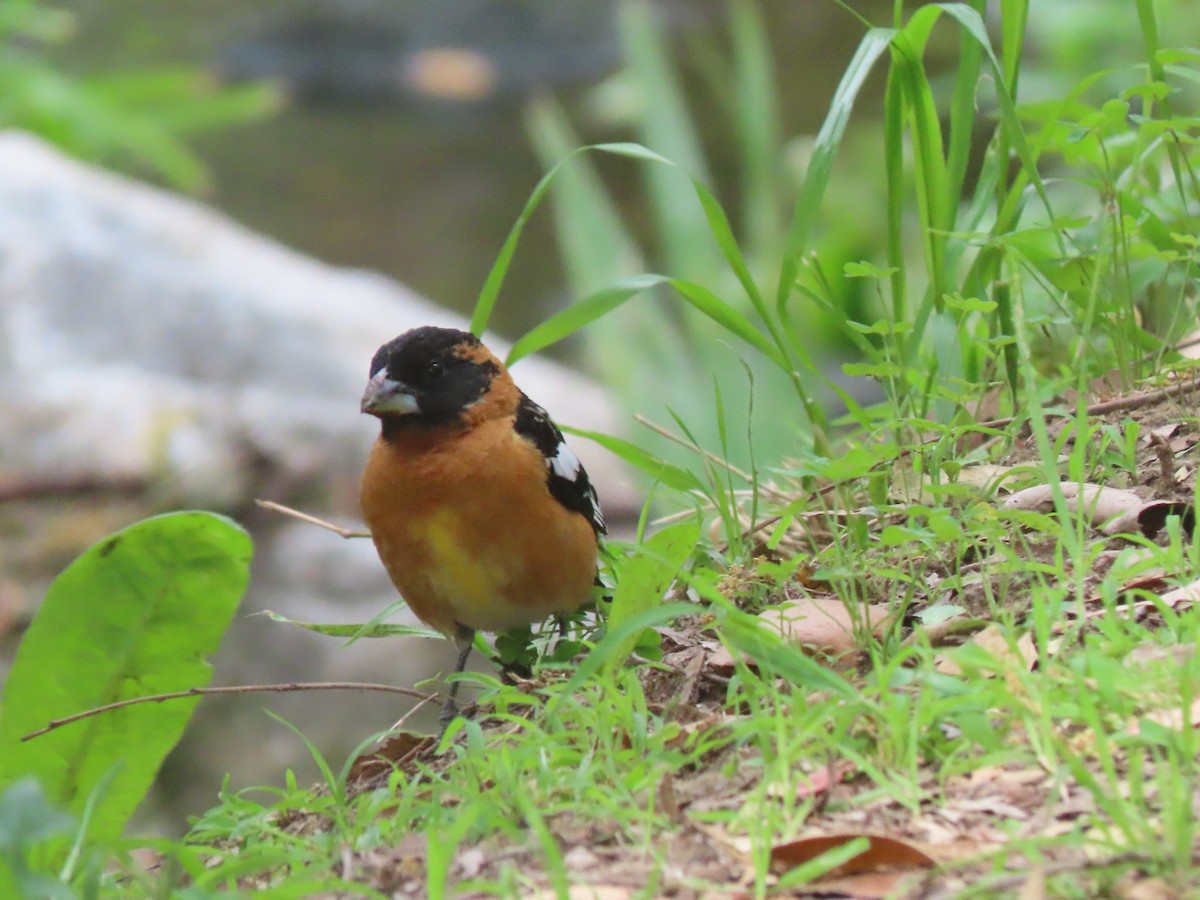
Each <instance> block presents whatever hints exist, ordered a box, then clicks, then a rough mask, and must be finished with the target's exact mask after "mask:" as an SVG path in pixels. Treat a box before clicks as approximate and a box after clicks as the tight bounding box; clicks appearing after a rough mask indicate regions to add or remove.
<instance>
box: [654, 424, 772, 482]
mask: <svg viewBox="0 0 1200 900" xmlns="http://www.w3.org/2000/svg"><path fill="white" fill-rule="evenodd" d="M633 418H634V421H636V422H637V423H638V424H639V425H645V426H646V427H647V428H649V429H650V430H651V431H653V432H654V433H655V434H657V435H661V436H662V437H665V438H666V439H667V440H668V441H674V442H675V443H676V444H679V446H681V447H686V448H687V449H689V450H691V451H692V452H693V453H698V454H700V456H702V457H704V459H706V460H708V461H709V462H710V463H712V464H713V465H715V466H720V467H722V468H723V469H728V470H729V471H730V472H732V473H733V474H734V475H736V476H737V477H738V478H740V479H742V480H743V481H747V482H750V483H751V484H753V483H754V479H753V478H752V477H751V475H750V473H749V472H743V471H742V470H741V469H739V468H738V467H737V466H735V465H734V464H733V463H731V462H730V461H729V460H727V459H721V457H719V456H717V455H716V454H715V453H710V452H709V451H707V450H705V449H704V448H703V447H700V446H698V445H696V444H693V443H692V442H691V441H689V440H687V439H686V438H681V437H680V436H679V435H677V434H673V433H672V432H670V431H667V429H665V428H663V427H662V426H661V425H659V424H657V423H655V422H652V421H650V420H649V419H647V418H646V417H645V416H643V415H640V414H639V415H635V416H634V417H633ZM758 489H759V490H760V491H762V492H763V493H764V494H770V495H772V496H773V497H775V498H776V499H780V500H786V499H787V498H786V497H785V496H784V495H783V493H782V492H781V491H780V490H778V489H777V488H773V487H771V486H770V485H769V484H760V485H758Z"/></svg>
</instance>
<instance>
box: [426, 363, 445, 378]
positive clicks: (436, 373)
mask: <svg viewBox="0 0 1200 900" xmlns="http://www.w3.org/2000/svg"><path fill="white" fill-rule="evenodd" d="M445 374H446V367H445V366H443V365H442V364H441V363H440V362H438V361H437V360H436V359H435V360H434V361H433V362H431V363H430V364H429V365H427V366H426V367H425V376H426V377H427V378H429V380H430V381H437V380H438V379H439V378H441V377H442V376H443V375H445Z"/></svg>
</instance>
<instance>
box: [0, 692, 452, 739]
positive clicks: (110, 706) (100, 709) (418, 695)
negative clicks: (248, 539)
mask: <svg viewBox="0 0 1200 900" xmlns="http://www.w3.org/2000/svg"><path fill="white" fill-rule="evenodd" d="M292 691H383V692H384V693H388V694H403V695H404V696H405V697H413V698H415V699H417V700H421V701H425V700H429V699H431V697H430V695H429V694H425V693H422V692H421V691H414V690H412V689H411V688H402V687H397V686H396V685H394V684H372V683H370V682H359V681H314V682H310V683H307V684H305V683H297V682H291V683H289V684H239V685H232V686H229V687H209V688H191V689H189V690H186V691H175V692H174V693H171V694H152V695H151V696H149V697H132V698H130V699H129V700H118V701H117V702H116V703H106V704H105V705H104V706H97V707H95V708H94V709H87V710H84V711H83V712H80V713H75V714H74V715H73V716H66V717H64V718H62V719H51V720H50V723H49V724H48V725H47V726H46V727H45V728H40V729H38V730H37V731H33V732H30V733H29V734H27V735H25V736H24V737H23V738H21V740H22V741H28V740H32V739H33V738H35V737H40V736H41V735H43V734H46V733H47V732H50V731H54V730H55V729H56V728H61V727H62V726H64V725H70V724H71V723H72V722H78V721H79V720H80V719H88V718H91V717H92V716H98V715H100V714H101V713H106V712H112V711H113V710H114V709H122V708H124V707H126V706H136V705H137V704H139V703H162V702H163V701H164V700H180V699H182V698H184V697H207V696H209V695H210V694H258V693H267V692H274V693H279V694H285V693H290V692H292Z"/></svg>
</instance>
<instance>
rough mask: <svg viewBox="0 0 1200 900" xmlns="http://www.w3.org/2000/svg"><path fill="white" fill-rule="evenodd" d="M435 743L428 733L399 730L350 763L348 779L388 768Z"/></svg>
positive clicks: (366, 776) (356, 779)
mask: <svg viewBox="0 0 1200 900" xmlns="http://www.w3.org/2000/svg"><path fill="white" fill-rule="evenodd" d="M433 743H435V740H434V738H432V737H430V736H429V735H421V734H409V733H408V732H407V731H401V732H400V733H399V734H395V735H393V736H392V737H390V738H388V739H387V740H386V741H384V742H383V744H382V745H381V746H380V747H379V748H378V749H375V750H368V751H367V752H366V753H363V754H362V755H361V756H359V757H358V759H356V760H354V762H353V763H352V764H351V765H350V772H349V774H348V775H347V776H346V777H347V780H348V781H352V782H353V781H358V780H359V779H361V778H369V777H371V776H373V775H378V774H380V773H381V772H385V771H387V770H389V769H390V768H391V767H392V765H394V764H396V763H399V762H401V761H402V760H405V759H408V758H410V757H411V756H412V754H414V753H418V752H420V751H421V749H423V748H424V747H425V746H427V745H430V744H433Z"/></svg>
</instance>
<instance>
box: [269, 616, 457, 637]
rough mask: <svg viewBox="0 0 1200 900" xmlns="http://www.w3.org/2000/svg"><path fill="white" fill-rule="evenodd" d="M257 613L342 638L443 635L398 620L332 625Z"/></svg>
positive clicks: (318, 632) (280, 621) (284, 622)
mask: <svg viewBox="0 0 1200 900" xmlns="http://www.w3.org/2000/svg"><path fill="white" fill-rule="evenodd" d="M259 615H263V616H266V617H267V618H268V619H270V620H271V621H272V622H279V623H281V624H284V625H296V626H298V627H300V628H303V629H305V630H306V631H311V632H313V633H314V634H323V635H325V636H326V637H344V638H391V637H425V638H437V639H438V640H444V639H445V637H446V636H445V635H444V634H442V633H441V632H440V631H435V630H434V629H432V628H427V627H425V626H424V625H405V624H402V623H399V622H376V623H374V624H371V623H370V622H368V623H367V624H366V625H356V624H348V625H333V624H326V623H323V622H304V621H301V620H299V619H289V618H288V617H287V616H284V615H281V614H280V613H277V612H274V611H272V610H269V609H264V610H263V611H262V612H261V613H259Z"/></svg>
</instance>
